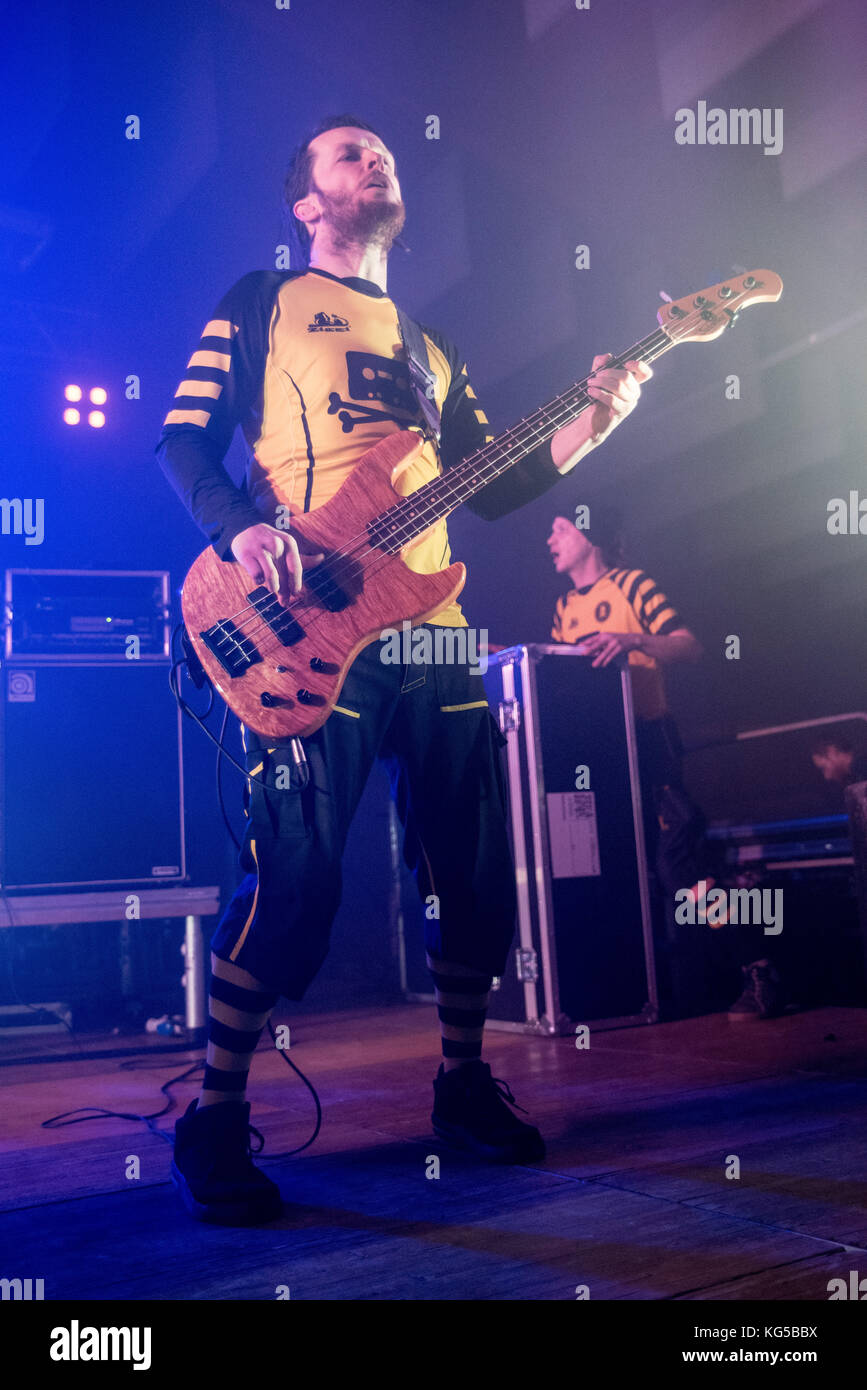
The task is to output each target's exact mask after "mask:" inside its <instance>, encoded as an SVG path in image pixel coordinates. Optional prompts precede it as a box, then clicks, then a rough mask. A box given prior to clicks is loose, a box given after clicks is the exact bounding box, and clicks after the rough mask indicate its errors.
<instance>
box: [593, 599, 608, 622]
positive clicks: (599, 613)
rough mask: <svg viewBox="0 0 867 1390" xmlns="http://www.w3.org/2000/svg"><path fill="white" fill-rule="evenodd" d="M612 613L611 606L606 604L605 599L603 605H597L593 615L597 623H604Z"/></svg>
mask: <svg viewBox="0 0 867 1390" xmlns="http://www.w3.org/2000/svg"><path fill="white" fill-rule="evenodd" d="M610 613H611V604H610V603H606V602H605V600H604V599H603V600H602V602H601V603H597V605H596V612H595V613H594V614H593V616H594V618H595V619H596V621H597V623H604V622H605V619H606V618H607V617H608V616H609V615H610Z"/></svg>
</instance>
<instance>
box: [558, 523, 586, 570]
mask: <svg viewBox="0 0 867 1390" xmlns="http://www.w3.org/2000/svg"><path fill="white" fill-rule="evenodd" d="M548 549H549V551H550V552H551V558H552V559H553V561H554V568H555V570H556V571H557V573H558V574H566V573H568V571H569V570H570V569H572V567H573V565H577V564H579V563H580V562H581V561H582V560H583V559H585V558H586V556H587V555H588V554H589V553H590V551H591V550H592V549H593V546H592V545H591V544H590V541H589V540H588V538H587V535H586V533H585V532H584V531H579V530H578V527H577V526H576V525H575V524H574V522H571V521H570V520H569V519H568V517H565V516H555V517H554V522H553V525H552V526H551V534H550V536H549V537H548Z"/></svg>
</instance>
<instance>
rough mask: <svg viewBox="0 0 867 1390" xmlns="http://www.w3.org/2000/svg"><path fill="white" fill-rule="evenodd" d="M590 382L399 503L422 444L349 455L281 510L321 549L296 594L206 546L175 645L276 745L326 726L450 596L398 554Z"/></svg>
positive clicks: (701, 317) (694, 336)
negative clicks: (354, 687)
mask: <svg viewBox="0 0 867 1390" xmlns="http://www.w3.org/2000/svg"><path fill="white" fill-rule="evenodd" d="M782 290H783V285H782V281H781V280H780V277H779V276H778V275H775V274H774V272H773V271H770V270H754V271H752V272H751V273H750V274H748V275H737V276H734V277H732V278H731V279H729V280H726V281H724V282H722V283H720V284H718V285H712V286H711V287H710V288H709V289H705V290H702V291H701V293H700V294H693V295H687V296H685V297H684V298H683V299H678V300H671V301H668V302H667V303H665V304H664V305H663V306H662V308H661V309H660V310H659V312H658V314H657V322H658V327H657V328H656V329H654V331H653V332H652V333H651V334H649V336H648V337H646V338H643V339H642V340H641V342H638V343H636V344H635V345H634V346H633V347H631V348H629V349H628V350H627V351H626V352H622V353H620V355H619V356H618V357H616V358H615V359H614V360H613V361H611V362H608V363H606V367H609V368H610V367H615V368H618V367H623V365H624V364H625V363H626V362H631V361H643V362H647V363H651V362H655V361H656V359H657V358H659V357H661V356H662V354H663V353H665V352H668V350H669V348H672V347H675V346H676V345H677V344H678V343H697V342H710V341H711V339H713V338H718V337H719V336H720V334H721V333H723V332H724V331H725V329H726V328H727V327H728V326H729V324H730V323H731V322H732V321H733V320H734V318H735V315H736V314H737V313H738V312H739V311H740V310H741V309H743V308H745V307H746V306H747V305H751V304H763V303H769V302H776V300H778V299H779V297H780V295H781V294H782ZM588 381H589V377H584V378H583V379H582V380H581V381H578V382H576V383H575V384H574V385H573V386H570V387H569V389H568V390H567V391H564V392H563V394H562V395H560V396H555V397H554V399H553V400H551V401H549V402H548V403H547V404H546V405H544V406H542V407H541V409H539V410H536V411H535V412H534V413H533V414H531V415H528V416H527V417H526V419H524V420H521V421H519V423H518V424H517V425H514V426H512V428H511V429H508V430H506V432H505V433H504V434H501V435H500V436H499V437H498V438H497V439H494V440H492V442H491V443H490V444H485V445H483V446H482V448H480V449H477V450H476V451H475V453H473V454H470V455H469V456H468V457H467V458H465V459H463V460H462V462H461V463H459V464H457V465H456V466H455V467H454V468H450V469H448V470H447V471H446V472H444V473H442V474H440V475H439V476H438V477H436V478H433V479H432V480H431V481H430V482H427V483H424V484H423V485H422V486H421V487H420V488H418V489H417V490H416V491H415V492H412V493H410V494H409V496H407V497H401V496H400V495H399V494H398V493H397V492H396V491H395V487H394V483H395V481H396V479H397V477H398V476H399V474H400V473H401V472H402V471H403V470H404V469H405V468H406V467H407V466H408V465H409V464H410V463H411V462H412V460H413V458H414V457H415V455H416V453H417V452H418V450H419V449H420V448H421V447H422V442H423V441H422V439H421V437H420V435H419V434H418V433H417V432H414V431H412V430H400V431H398V432H396V433H395V434H391V435H388V436H387V437H386V438H384V439H382V440H381V441H380V442H379V443H378V444H376V445H374V447H373V448H372V449H369V450H368V451H367V452H366V453H364V454H362V456H361V457H360V458H359V460H358V463H357V464H356V465H355V468H354V469H353V471H352V473H351V474H350V476H349V478H348V479H347V480H346V482H345V483H344V484H343V486H342V487H341V488H340V489H339V491H338V492H337V493H335V495H334V497H332V498H331V500H330V501H328V502H326V503H325V504H324V505H323V506H321V507H318V508H317V509H316V510H315V511H313V512H308V513H306V514H301V515H299V516H293V517H292V522H291V531H292V535H293V536H294V537H295V539H296V541H297V543H298V547H299V550H301V551H302V553H303V552H305V551H306V552H307V553H308V554H311V555H313V554H316V553H317V552H322V554H323V555H324V556H325V558H324V560H322V562H321V563H320V564H318V565H316V566H315V567H313V568H310V569H305V571H304V584H303V587H302V589H301V591H300V592H299V593H298V594H295V595H292V596H291V597H289V598H287V600H286V602H285V603H284V602H281V600H280V599H279V598H277V597H276V596H275V595H274V594H272V593H271V592H270V590H269V589H267V588H266V587H265V586H264V585H259V586H254V587H252V588H251V580H250V577H249V575H248V574H247V572H246V570H245V569H244V568H243V566H242V565H240V564H238V563H236V562H233V561H224V560H220V559H219V558H218V556H217V554H216V552H215V550H214V549H213V547H212V546H209V547H208V548H207V550H205V551H204V552H203V553H202V554H201V555H200V556H199V557H198V559H197V560H196V561H195V563H194V564H193V566H192V567H191V569H190V571H189V574H188V575H187V577H186V579H185V581H184V585H183V589H182V591H181V607H182V611H183V617H184V625H185V628H186V632H187V637H188V640H189V642H190V643H191V645H192V647H193V648H194V650H195V653H196V655H197V656H198V659H199V661H200V662H201V664H202V667H203V668H204V671H205V673H206V675H207V676H208V678H209V679H210V681H211V683H212V684H213V685H214V686H215V688H216V689H217V691H218V692H219V694H220V695H221V696H222V697H223V699H224V700H225V701H226V703H227V704H228V705H229V706H230V708H231V709H232V710H233V711H234V712H235V714H236V715H237V716H238V718H239V719H240V720H241V721H242V722H243V723H244V724H245V725H246V726H247V727H248V728H250V729H253V730H254V731H255V732H256V733H258V734H260V735H262V736H263V737H266V738H272V739H274V740H278V741H287V740H289V739H290V738H293V737H303V736H304V735H305V734H311V733H313V732H314V730H316V729H318V728H319V727H320V725H321V724H323V723H324V722H325V720H326V719H327V718H328V716H329V714H330V713H331V711H332V709H333V708H334V706H335V704H336V703H337V700H338V698H339V695H340V689H341V686H342V684H343V681H344V679H345V677H346V673H347V671H348V670H349V667H350V666H351V664H352V662H353V660H354V659H355V657H356V656H357V655H358V653H359V652H360V651H361V649H362V648H363V647H365V646H367V645H368V643H370V642H373V641H375V640H376V638H377V637H379V635H380V634H381V633H382V631H383V629H385V628H399V627H400V625H401V624H402V623H403V622H404V621H409V622H411V623H413V624H416V623H423V622H425V621H426V620H427V619H428V618H431V617H433V616H434V614H436V613H438V612H439V611H440V609H442V608H444V607H445V605H446V604H447V603H450V602H451V601H452V599H454V598H456V597H457V595H458V594H459V593H460V591H461V589H462V588H463V586H464V581H465V579H466V569H465V567H464V566H463V565H462V564H460V563H455V564H452V565H449V566H448V567H447V568H446V569H444V570H439V571H437V572H436V573H434V574H416V573H415V572H414V571H413V570H411V569H409V568H408V566H407V565H405V564H404V562H403V560H402V559H401V551H402V550H403V549H404V547H405V546H407V545H409V544H410V543H411V542H412V541H415V540H416V539H417V538H418V537H419V536H420V535H421V534H422V533H423V532H424V531H426V530H427V529H428V527H430V526H431V525H433V524H434V523H435V522H437V521H439V520H440V518H442V517H445V516H448V514H449V513H450V512H452V511H454V510H455V508H456V507H459V506H460V505H461V503H462V502H465V501H466V500H467V498H468V497H472V496H473V494H474V493H476V492H478V491H480V490H481V489H482V488H483V487H485V486H486V485H487V484H488V483H490V482H492V481H493V479H494V478H497V477H499V476H500V474H501V473H505V472H506V470H507V469H509V468H511V467H512V466H513V465H514V464H516V463H517V462H518V461H519V460H520V459H522V458H524V457H525V455H526V454H528V453H529V452H530V451H531V450H532V449H534V448H535V447H536V446H537V445H538V444H540V443H542V442H543V441H545V440H547V439H550V438H551V436H552V435H554V434H555V433H556V431H557V430H559V429H561V428H562V427H563V426H564V425H568V424H570V423H571V421H573V420H575V419H576V418H577V417H578V416H579V415H581V414H582V413H583V411H585V410H589V409H591V408H592V407H593V406H594V405H595V404H596V402H595V401H594V400H593V398H592V397H591V396H588V394H587V389H586V388H587V385H588Z"/></svg>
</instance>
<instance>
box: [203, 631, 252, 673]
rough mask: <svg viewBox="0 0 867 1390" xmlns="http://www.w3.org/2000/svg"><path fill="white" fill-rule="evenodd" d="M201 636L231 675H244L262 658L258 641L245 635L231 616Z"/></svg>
mask: <svg viewBox="0 0 867 1390" xmlns="http://www.w3.org/2000/svg"><path fill="white" fill-rule="evenodd" d="M199 636H200V637H201V639H202V641H203V642H204V644H205V646H206V647H207V648H208V651H209V652H213V654H214V656H215V657H216V658H217V660H218V661H219V663H220V665H221V666H222V668H223V670H224V671H227V672H228V674H229V675H230V676H243V674H244V672H245V671H249V669H250V667H251V666H255V665H256V662H257V661H261V660H262V656H261V654H260V652H259V649H258V647H257V646H256V643H255V642H254V641H252V639H251V638H249V637H245V636H244V635H243V633H242V632H241V631H240V630H239V629H238V628H237V627H236V626H235V624H234V623H233V622H232V620H231V619H230V618H226V619H225V620H224V621H223V622H221V623H214V626H213V627H209V628H207V629H206V630H205V631H204V632H200V633H199Z"/></svg>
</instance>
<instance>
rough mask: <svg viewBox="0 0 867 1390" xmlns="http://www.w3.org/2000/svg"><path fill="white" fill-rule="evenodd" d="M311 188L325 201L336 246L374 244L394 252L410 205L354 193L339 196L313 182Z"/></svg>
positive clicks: (325, 210)
mask: <svg viewBox="0 0 867 1390" xmlns="http://www.w3.org/2000/svg"><path fill="white" fill-rule="evenodd" d="M311 191H312V192H315V193H316V195H317V196H318V198H319V199H320V201H321V203H322V207H323V210H324V212H325V220H326V222H327V225H328V227H329V229H330V231H331V238H332V242H333V245H334V247H335V248H336V249H340V248H341V247H343V246H357V245H362V246H369V245H374V246H381V247H382V248H383V249H384V250H385V251H390V250H391V247H392V244H393V242H394V240H395V238H396V237H398V236H399V235H400V233H401V232H402V230H403V225H404V223H405V221H406V208H405V207H404V205H403V203H402V202H401V201H398V202H396V203H395V202H386V201H385V200H384V199H382V200H380V199H374V200H370V201H366V200H364V199H362V198H360V197H357V196H356V195H354V194H351V193H349V194H346V195H345V196H335V195H333V194H330V193H323V192H322V189H321V188H317V187H316V185H315V184H311Z"/></svg>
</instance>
